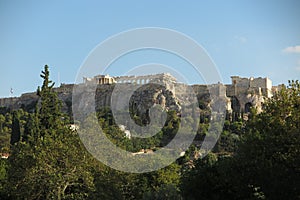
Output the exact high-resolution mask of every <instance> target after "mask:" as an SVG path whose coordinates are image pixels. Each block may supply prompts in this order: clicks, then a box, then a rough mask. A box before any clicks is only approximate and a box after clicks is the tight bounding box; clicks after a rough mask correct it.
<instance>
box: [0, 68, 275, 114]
mask: <svg viewBox="0 0 300 200" xmlns="http://www.w3.org/2000/svg"><path fill="white" fill-rule="evenodd" d="M231 80H232V81H231V84H221V83H216V84H211V85H198V84H195V85H191V87H192V88H193V90H194V92H195V94H196V95H197V99H198V101H199V102H200V101H209V95H210V93H209V91H210V92H211V91H214V95H218V96H219V97H222V98H223V99H224V100H225V101H226V110H227V111H228V112H244V113H247V112H249V111H250V108H251V107H255V108H257V110H258V111H260V110H261V109H262V104H263V102H264V101H265V99H266V98H270V97H272V95H273V93H274V92H276V91H277V90H278V89H279V88H280V87H279V86H272V81H271V80H270V79H269V78H261V77H259V78H252V77H251V78H242V77H239V76H232V77H231ZM88 84H97V91H98V92H97V93H96V97H95V98H96V104H97V105H96V107H101V106H109V105H110V99H111V93H112V90H113V88H114V86H115V85H116V84H126V85H135V86H136V85H141V86H143V85H145V86H147V85H151V84H159V85H161V86H164V89H160V90H158V89H157V88H156V89H154V88H153V89H152V87H147V91H140V92H139V93H138V94H135V101H136V102H137V104H139V103H140V104H143V105H144V106H141V107H140V109H143V108H144V107H149V106H151V105H153V103H156V104H160V105H161V106H162V107H167V108H169V107H176V106H178V105H177V103H176V102H177V99H184V98H186V97H184V96H183V94H181V92H180V91H181V90H180V88H183V87H184V84H183V83H178V82H177V81H176V78H174V77H173V76H171V75H170V74H167V73H162V74H155V75H146V76H117V77H111V76H109V75H98V76H94V77H91V78H86V77H84V78H83V83H81V84H79V86H80V85H81V86H82V87H84V86H85V85H88ZM76 86H78V85H76ZM73 87H74V84H61V86H60V87H57V88H55V89H54V90H55V91H56V92H57V93H58V97H59V98H60V99H61V100H62V102H63V111H64V112H66V113H69V114H71V113H72V91H73ZM84 92H85V94H82V95H91V94H92V92H95V91H88V90H86V91H84ZM145 99H148V100H147V101H146V100H145ZM37 102H38V96H37V95H36V94H35V93H34V92H33V93H25V94H22V95H21V96H20V97H10V98H2V99H0V108H1V112H6V111H7V110H15V109H20V108H22V109H24V110H26V111H29V112H32V111H33V110H34V108H35V105H36V103H37ZM87 104H88V102H87Z"/></svg>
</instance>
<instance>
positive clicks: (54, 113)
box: [37, 65, 63, 132]
mask: <svg viewBox="0 0 300 200" xmlns="http://www.w3.org/2000/svg"><path fill="white" fill-rule="evenodd" d="M40 76H41V78H43V85H42V87H41V88H40V87H39V88H38V90H37V94H38V95H39V96H40V102H41V105H40V108H39V112H38V117H39V120H40V128H41V129H42V130H43V131H46V132H47V130H50V129H56V128H60V126H61V125H62V124H63V121H62V119H63V118H62V117H63V114H62V112H61V101H60V100H59V99H58V97H57V93H56V92H54V91H53V86H54V83H53V82H52V81H51V80H50V77H49V76H50V72H49V67H48V66H47V65H45V67H44V71H42V74H41V75H40Z"/></svg>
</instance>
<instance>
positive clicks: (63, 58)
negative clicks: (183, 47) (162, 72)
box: [0, 0, 300, 97]
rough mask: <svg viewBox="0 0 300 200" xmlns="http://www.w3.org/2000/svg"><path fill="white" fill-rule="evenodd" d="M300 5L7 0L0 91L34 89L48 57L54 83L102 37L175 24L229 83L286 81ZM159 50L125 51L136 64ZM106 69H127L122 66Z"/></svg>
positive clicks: (0, 25) (297, 51)
mask: <svg viewBox="0 0 300 200" xmlns="http://www.w3.org/2000/svg"><path fill="white" fill-rule="evenodd" d="M299 10H300V1H297V0H285V1H283V0H264V1H259V0H251V1H250V0H249V1H246V0H235V1H234V0H226V1H221V0H219V1H215V0H212V1H196V0H195V1H180V0H173V1H171V0H170V1H158V0H152V1H146V0H127V1H114V0H111V1H106V2H104V1H30V0H29V1H15V0H11V1H4V0H2V1H0V67H1V73H0V85H1V87H0V97H7V96H9V91H10V88H13V90H14V94H13V95H14V96H19V95H20V94H22V93H24V92H31V91H35V90H36V88H37V86H38V85H41V82H42V80H41V78H40V77H39V74H40V72H41V70H42V68H43V66H44V65H45V64H48V65H49V66H50V70H51V78H52V79H53V80H54V81H55V82H56V83H73V82H74V81H75V79H76V74H77V71H78V70H79V68H80V66H81V65H82V63H83V61H84V60H85V59H86V58H87V56H88V55H89V53H90V52H91V51H92V50H93V49H94V48H95V47H96V46H97V45H98V44H99V43H100V42H102V41H104V40H105V39H107V38H108V37H110V36H112V35H115V34H117V33H119V32H122V31H126V30H129V29H133V28H141V27H162V28H168V29H174V30H176V31H179V32H182V33H184V34H186V35H188V36H190V37H191V38H193V39H194V40H195V41H197V42H198V43H199V44H200V45H202V46H203V47H204V48H205V49H206V51H207V52H208V54H209V55H210V57H211V58H212V59H213V60H214V62H215V64H216V65H217V67H218V69H219V72H220V74H221V76H222V78H223V81H224V83H229V82H230V76H231V75H240V76H243V77H250V76H254V77H257V76H262V77H269V78H271V80H272V81H273V84H275V85H276V84H279V83H287V80H289V79H299V77H300V21H299V19H300V12H299ZM154 54H155V53H154ZM154 54H153V52H152V53H151V52H150V53H149V52H148V53H147V52H146V53H145V55H144V57H147V58H145V59H141V56H138V55H137V56H136V57H134V56H131V57H128V58H132V60H134V61H138V62H137V63H135V64H142V63H143V62H159V61H160V60H159V59H161V58H160V57H159V56H157V55H154ZM156 54H157V52H156ZM167 57H168V56H167ZM128 58H127V60H128ZM135 59H136V60H135ZM125 60H126V59H125ZM175 61H176V59H174V61H173V63H172V64H173V65H176V63H175ZM124 62H125V61H124ZM161 62H162V63H163V62H164V60H163V59H162V61H161ZM128 63H130V62H127V64H128ZM121 65H122V63H121V64H120V66H121ZM120 66H119V67H120ZM180 66H181V64H180V61H178V67H179V68H180ZM109 72H110V73H111V74H112V75H122V73H123V71H122V70H119V69H118V67H115V68H113V69H111V70H110V71H109ZM192 82H193V83H197V80H192ZM199 82H200V81H199Z"/></svg>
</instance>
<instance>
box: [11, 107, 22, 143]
mask: <svg viewBox="0 0 300 200" xmlns="http://www.w3.org/2000/svg"><path fill="white" fill-rule="evenodd" d="M20 137H21V130H20V119H19V115H18V112H17V111H14V112H13V118H12V133H11V138H10V144H11V145H14V144H15V143H17V142H19V141H20Z"/></svg>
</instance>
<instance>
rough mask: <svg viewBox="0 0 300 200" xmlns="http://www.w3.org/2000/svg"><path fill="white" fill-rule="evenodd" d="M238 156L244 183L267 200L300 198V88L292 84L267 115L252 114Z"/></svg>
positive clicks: (266, 110) (271, 101) (268, 106)
mask: <svg viewBox="0 0 300 200" xmlns="http://www.w3.org/2000/svg"><path fill="white" fill-rule="evenodd" d="M246 129H247V130H246V134H245V135H244V137H243V140H242V143H241V145H239V149H238V152H237V156H236V157H235V159H236V165H237V167H238V168H243V169H244V171H243V172H242V176H243V177H244V183H247V184H248V185H251V186H252V187H253V188H260V189H261V191H262V192H263V193H264V195H265V196H266V198H268V199H297V198H299V197H300V190H299V188H300V156H299V152H300V86H299V82H298V81H290V82H289V86H288V87H283V88H282V90H280V91H279V92H278V93H276V94H275V95H274V97H273V98H271V99H269V100H268V101H267V102H266V104H265V108H264V111H263V112H262V113H260V114H255V113H252V116H251V119H250V120H249V122H248V124H247V127H246Z"/></svg>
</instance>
